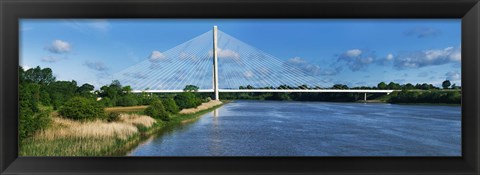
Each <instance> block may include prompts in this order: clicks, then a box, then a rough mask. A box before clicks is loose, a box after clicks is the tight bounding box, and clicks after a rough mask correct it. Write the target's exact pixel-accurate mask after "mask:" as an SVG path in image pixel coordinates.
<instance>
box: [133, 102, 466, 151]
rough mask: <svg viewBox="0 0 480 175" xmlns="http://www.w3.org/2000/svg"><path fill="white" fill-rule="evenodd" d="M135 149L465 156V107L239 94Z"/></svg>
mask: <svg viewBox="0 0 480 175" xmlns="http://www.w3.org/2000/svg"><path fill="white" fill-rule="evenodd" d="M128 155H129V156H461V107H460V106H438V105H396V104H386V103H330V102H290V101H288V102H287V101H247V100H245V101H241V100H238V101H234V102H232V103H227V104H225V105H223V106H222V107H220V108H218V109H216V110H215V111H212V112H210V113H208V114H205V115H204V116H202V117H201V118H199V119H198V120H196V121H193V122H191V123H187V124H184V125H181V126H176V127H174V128H168V129H166V130H165V131H162V132H161V133H159V134H158V135H157V136H155V137H152V138H150V139H148V140H147V141H145V142H144V143H141V144H140V145H139V146H138V147H136V148H135V149H133V150H132V151H131V152H130V153H128Z"/></svg>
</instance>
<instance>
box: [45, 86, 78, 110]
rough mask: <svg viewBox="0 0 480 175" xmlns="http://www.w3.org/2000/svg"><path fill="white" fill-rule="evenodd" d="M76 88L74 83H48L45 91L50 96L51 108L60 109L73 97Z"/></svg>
mask: <svg viewBox="0 0 480 175" xmlns="http://www.w3.org/2000/svg"><path fill="white" fill-rule="evenodd" d="M77 88H78V87H77V82H76V81H55V82H52V83H50V84H49V85H48V86H47V87H46V89H47V92H48V94H50V98H51V100H52V105H53V108H54V109H58V108H60V106H62V105H63V104H64V103H65V102H66V101H67V100H69V99H71V98H72V97H74V96H75V93H76V91H77Z"/></svg>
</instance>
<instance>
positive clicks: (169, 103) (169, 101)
mask: <svg viewBox="0 0 480 175" xmlns="http://www.w3.org/2000/svg"><path fill="white" fill-rule="evenodd" d="M162 103H163V106H164V107H165V110H166V111H167V112H169V113H170V114H176V113H178V112H179V111H180V109H179V108H178V106H177V103H175V100H173V98H165V99H163V100H162Z"/></svg>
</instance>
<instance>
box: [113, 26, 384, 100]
mask: <svg viewBox="0 0 480 175" xmlns="http://www.w3.org/2000/svg"><path fill="white" fill-rule="evenodd" d="M112 78H114V79H117V80H119V81H120V82H122V83H124V84H128V85H130V86H131V87H132V89H133V91H132V92H134V93H139V92H148V93H170V92H171V93H177V92H183V88H184V87H185V86H187V85H194V86H197V87H199V90H198V92H213V93H214V94H215V95H214V99H217V100H218V99H219V96H218V93H219V92H338V93H342V92H349V93H352V92H353V93H365V100H366V93H391V92H393V90H362V89H322V88H321V87H322V86H325V85H327V84H329V82H327V81H325V80H322V79H320V78H319V77H318V76H314V75H312V74H311V73H309V72H308V71H306V70H304V69H301V68H299V67H297V66H295V65H294V64H293V63H289V62H286V61H284V60H281V59H279V58H277V57H275V56H273V55H270V54H268V53H266V52H264V51H262V50H260V49H257V48H255V47H253V46H250V45H248V44H246V43H244V42H242V41H240V40H238V39H236V38H235V37H233V36H230V35H228V34H226V33H224V32H222V31H220V30H218V29H217V27H216V26H214V28H213V30H210V31H208V32H206V33H203V34H201V35H199V36H197V37H195V38H193V39H191V40H189V41H187V42H184V43H182V44H180V45H177V46H175V47H173V48H171V49H169V50H167V51H164V52H153V53H152V55H151V56H150V58H149V59H146V60H144V61H142V62H140V63H138V64H135V65H133V66H130V67H128V68H126V69H124V70H122V71H120V72H118V73H116V74H114V75H113V77H112ZM246 86H251V87H255V88H253V89H252V88H245V87H246Z"/></svg>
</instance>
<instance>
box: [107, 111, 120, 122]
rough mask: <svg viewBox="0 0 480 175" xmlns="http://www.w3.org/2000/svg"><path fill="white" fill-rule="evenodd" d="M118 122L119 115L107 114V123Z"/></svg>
mask: <svg viewBox="0 0 480 175" xmlns="http://www.w3.org/2000/svg"><path fill="white" fill-rule="evenodd" d="M118 120H120V113H118V112H110V113H108V114H107V121H108V122H115V121H118Z"/></svg>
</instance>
